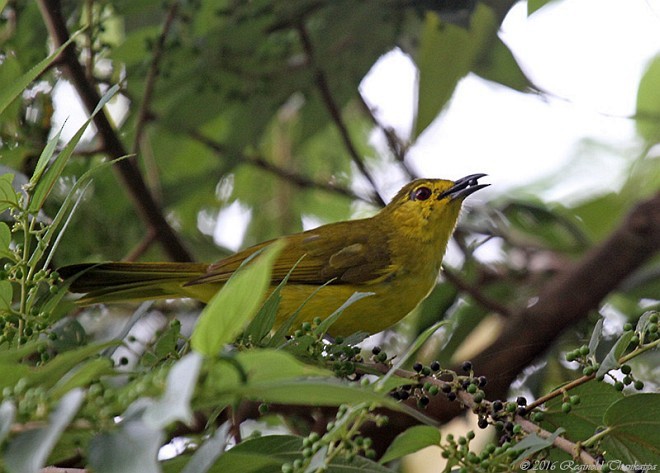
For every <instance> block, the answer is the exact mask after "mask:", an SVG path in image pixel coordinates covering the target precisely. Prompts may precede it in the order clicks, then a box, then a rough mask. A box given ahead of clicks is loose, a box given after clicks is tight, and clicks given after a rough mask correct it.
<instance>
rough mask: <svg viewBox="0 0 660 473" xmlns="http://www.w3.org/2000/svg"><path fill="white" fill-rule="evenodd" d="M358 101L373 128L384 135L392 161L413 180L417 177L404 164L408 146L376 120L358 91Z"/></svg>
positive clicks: (392, 131) (389, 128)
mask: <svg viewBox="0 0 660 473" xmlns="http://www.w3.org/2000/svg"><path fill="white" fill-rule="evenodd" d="M358 99H359V100H360V104H361V105H362V108H363V109H364V111H365V112H366V113H367V115H368V116H369V118H371V121H372V122H373V124H374V126H375V127H376V128H378V129H379V130H380V131H381V132H382V133H383V135H385V139H386V140H387V146H388V147H389V149H390V151H391V152H392V155H393V156H394V159H396V162H397V163H399V166H401V169H402V170H403V172H404V173H406V175H407V176H408V179H415V178H416V177H419V176H417V175H416V173H414V172H413V171H412V170H411V169H410V167H408V165H407V164H406V153H407V152H408V146H407V145H406V144H405V143H404V141H403V140H402V139H401V138H400V137H399V136H398V135H397V134H396V132H395V131H394V130H393V129H392V128H391V127H387V126H385V125H383V124H382V123H381V122H380V120H378V118H377V117H376V114H375V113H374V111H373V109H372V108H371V107H370V106H369V104H368V103H367V101H366V100H365V99H364V96H363V95H362V94H361V93H360V92H359V91H358Z"/></svg>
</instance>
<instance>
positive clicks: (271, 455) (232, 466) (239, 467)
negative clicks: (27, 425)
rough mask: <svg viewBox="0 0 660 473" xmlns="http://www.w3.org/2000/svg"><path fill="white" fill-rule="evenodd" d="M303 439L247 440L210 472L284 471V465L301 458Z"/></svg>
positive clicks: (272, 437) (264, 472) (231, 451)
mask: <svg viewBox="0 0 660 473" xmlns="http://www.w3.org/2000/svg"><path fill="white" fill-rule="evenodd" d="M301 452H302V438H300V437H294V436H292V435H268V436H264V437H258V438H255V439H251V440H246V441H244V442H241V443H240V444H238V445H236V446H235V447H234V448H232V449H231V450H229V451H228V452H225V453H224V454H223V455H221V456H220V458H219V459H218V461H216V462H215V464H214V465H213V467H212V468H211V469H210V470H208V471H209V472H218V473H220V472H230V471H236V472H239V471H240V472H241V473H256V472H259V473H266V472H280V471H282V464H283V463H290V462H292V461H294V460H295V459H296V458H300V456H301Z"/></svg>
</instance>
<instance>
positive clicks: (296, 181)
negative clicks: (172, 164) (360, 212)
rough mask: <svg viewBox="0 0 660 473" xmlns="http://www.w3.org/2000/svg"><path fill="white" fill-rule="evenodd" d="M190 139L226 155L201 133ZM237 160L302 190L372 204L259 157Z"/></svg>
mask: <svg viewBox="0 0 660 473" xmlns="http://www.w3.org/2000/svg"><path fill="white" fill-rule="evenodd" d="M190 137H191V138H193V139H194V140H197V141H199V142H200V143H202V144H203V145H205V146H207V147H208V148H210V149H212V150H213V151H214V152H215V153H216V154H218V155H224V154H226V153H227V150H225V149H224V147H223V146H222V145H221V144H220V143H218V142H216V141H213V140H211V139H210V138H208V137H206V136H204V135H202V134H201V133H198V132H195V131H193V132H191V133H190ZM239 159H240V160H241V161H242V162H244V163H246V164H250V165H252V166H256V167H258V168H261V169H263V170H264V171H268V172H270V173H271V174H273V175H275V176H277V177H279V178H281V179H283V180H284V181H286V182H289V183H291V184H293V185H295V186H298V187H300V188H302V189H319V190H323V191H326V192H331V193H333V194H338V195H341V196H343V197H348V198H349V199H353V200H361V201H363V202H366V203H368V204H373V202H372V201H370V200H369V199H366V198H364V197H362V196H359V195H357V194H355V192H353V191H351V190H350V189H347V188H345V187H340V186H336V185H333V184H330V183H328V182H321V181H315V180H313V179H310V178H309V177H307V176H303V175H302V174H298V173H296V172H294V171H290V170H288V169H284V168H281V167H279V166H276V165H275V164H273V163H271V162H270V161H267V160H266V159H264V158H263V157H261V156H257V155H248V154H241V155H240V157H239Z"/></svg>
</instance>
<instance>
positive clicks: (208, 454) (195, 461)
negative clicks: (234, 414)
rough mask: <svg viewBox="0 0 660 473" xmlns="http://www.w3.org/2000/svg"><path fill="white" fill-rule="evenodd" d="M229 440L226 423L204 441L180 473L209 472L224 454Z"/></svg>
mask: <svg viewBox="0 0 660 473" xmlns="http://www.w3.org/2000/svg"><path fill="white" fill-rule="evenodd" d="M229 440H230V438H229V424H228V423H226V424H224V425H223V426H222V427H220V428H219V429H218V430H216V432H215V434H213V437H211V438H208V439H206V440H205V441H204V443H203V444H202V445H201V446H200V447H199V448H198V449H197V451H196V452H195V453H194V454H193V456H192V457H190V460H188V463H186V466H185V468H184V469H183V470H181V473H206V472H207V471H209V469H210V468H211V467H212V466H213V464H214V463H215V461H216V460H217V459H218V457H219V456H220V455H222V454H223V453H224V451H225V448H226V446H227V443H228V442H229ZM239 445H242V444H239Z"/></svg>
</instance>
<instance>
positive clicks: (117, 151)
mask: <svg viewBox="0 0 660 473" xmlns="http://www.w3.org/2000/svg"><path fill="white" fill-rule="evenodd" d="M38 4H39V9H40V11H41V15H42V17H43V19H44V23H45V24H46V27H47V28H48V32H49V34H50V36H51V38H52V39H53V43H54V44H55V47H59V46H61V45H62V44H64V43H65V42H66V41H67V40H68V39H69V31H68V30H67V27H66V21H65V19H64V17H63V16H62V10H61V6H60V2H59V0H38ZM61 64H62V65H63V67H64V69H65V70H66V72H67V74H68V76H69V78H70V79H71V82H72V83H73V85H74V87H75V88H76V91H77V92H78V95H79V96H80V99H81V100H82V102H83V104H84V105H85V108H86V109H87V111H88V112H89V113H91V112H92V111H93V110H94V108H96V105H97V104H98V103H99V101H100V100H101V97H100V96H99V93H98V92H97V90H96V89H95V88H94V85H93V84H92V83H91V82H90V81H88V80H87V76H86V74H85V70H84V69H83V67H82V66H81V64H80V62H79V61H78V58H77V56H76V52H75V47H74V45H73V44H71V45H69V47H67V48H66V49H65V50H64V51H63V52H62V63H61ZM94 125H96V128H97V130H98V133H99V136H100V139H101V142H102V143H103V146H102V148H103V149H104V150H105V152H106V153H107V154H108V155H109V156H110V157H111V158H118V157H121V156H126V155H127V154H128V152H127V151H126V148H125V147H124V145H123V143H122V142H121V140H120V139H119V136H118V135H117V132H116V130H115V129H114V127H113V125H112V124H111V123H110V120H109V119H108V116H107V114H106V113H105V110H101V112H99V113H98V114H97V115H96V116H95V117H94ZM115 169H116V170H117V171H118V173H119V176H120V178H121V180H122V182H123V183H124V185H125V186H126V188H127V190H128V192H129V195H130V196H131V198H132V201H133V205H134V206H135V208H136V209H137V211H138V214H139V215H140V217H141V218H142V220H143V221H144V222H145V224H146V225H147V227H148V228H151V229H153V231H154V232H155V234H156V235H157V238H158V241H159V242H160V244H161V245H162V247H163V249H164V250H165V252H166V253H167V254H168V255H169V257H170V258H171V259H173V260H175V261H190V260H191V256H190V253H189V252H188V250H187V249H186V248H185V247H184V246H183V243H182V242H181V240H180V239H179V237H178V236H177V234H176V233H175V232H174V230H173V229H172V227H170V225H169V224H168V223H167V220H165V216H164V215H163V212H162V211H161V209H160V207H159V206H158V204H157V203H156V201H155V199H154V197H153V195H152V193H151V192H150V190H149V188H148V187H147V185H146V183H145V182H144V179H143V178H142V174H141V173H140V170H139V169H138V167H137V164H136V163H135V160H133V159H123V160H121V161H119V162H118V163H117V164H116V165H115Z"/></svg>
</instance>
